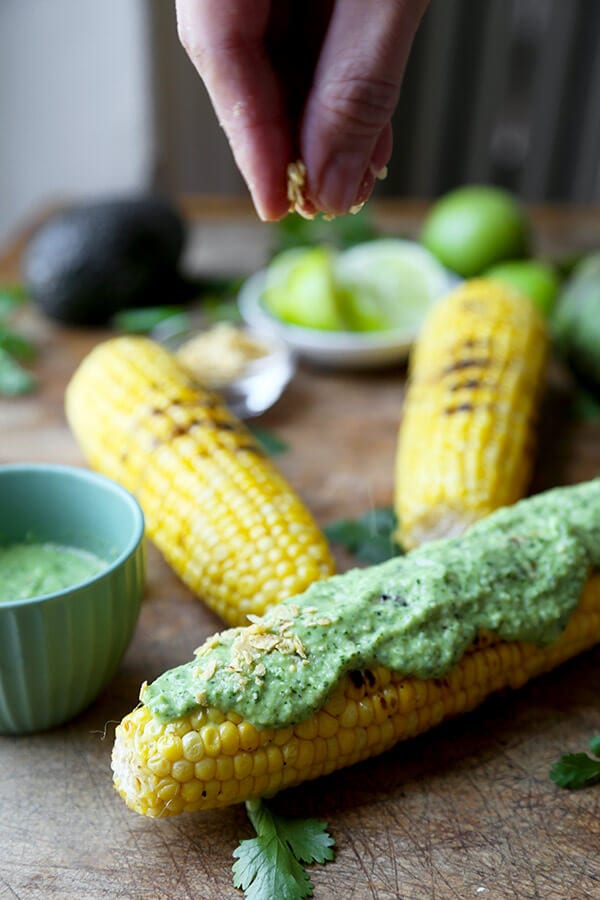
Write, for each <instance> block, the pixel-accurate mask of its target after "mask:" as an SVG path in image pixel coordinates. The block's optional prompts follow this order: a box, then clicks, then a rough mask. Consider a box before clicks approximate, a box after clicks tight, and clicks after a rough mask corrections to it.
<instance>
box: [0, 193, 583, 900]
mask: <svg viewBox="0 0 600 900" xmlns="http://www.w3.org/2000/svg"><path fill="white" fill-rule="evenodd" d="M186 208H187V211H188V213H189V215H190V217H191V219H193V220H194V221H195V222H197V223H199V224H200V226H201V227H202V228H203V229H204V232H205V233H206V234H212V233H213V231H214V229H221V237H222V239H223V240H227V234H228V233H230V234H231V235H232V238H231V243H230V244H229V245H228V249H229V251H230V252H231V253H232V254H235V246H234V244H235V235H239V234H240V233H243V234H244V235H245V237H244V241H245V240H246V237H247V234H248V233H252V232H253V231H254V230H259V229H263V228H264V227H265V226H261V225H260V224H258V223H254V220H253V218H252V217H251V214H250V212H249V210H248V208H247V207H245V206H242V207H241V206H239V205H238V204H235V203H225V202H224V201H223V202H220V201H216V200H212V201H198V200H197V201H193V200H190V201H187V203H186ZM420 214H421V209H420V207H419V206H418V205H407V204H398V203H392V204H388V205H386V206H380V207H379V208H378V217H379V220H380V222H381V223H382V225H383V226H384V227H385V228H386V229H387V230H390V231H392V232H394V233H401V234H403V235H405V234H407V233H412V232H413V231H414V229H415V227H416V225H417V224H418V221H419V217H420ZM533 215H534V221H535V223H536V230H537V233H538V234H539V235H540V238H541V246H542V249H544V250H550V251H552V252H556V251H564V252H566V251H569V250H571V249H583V248H587V247H590V246H594V245H595V246H596V247H597V246H600V216H599V215H598V214H597V213H596V212H594V211H589V212H585V213H584V212H581V211H579V212H578V211H576V210H571V211H564V210H538V211H533ZM240 229H241V230H240ZM248 230H249V231H248ZM217 243H219V244H221V241H219V242H217ZM263 244H264V241H263V235H262V234H261V235H257V246H259V245H260V246H262V245H263ZM21 247H22V241H19V240H16V241H15V243H14V244H13V245H12V246H11V248H9V251H8V252H7V253H6V254H5V256H4V258H3V259H2V260H0V281H7V280H10V279H12V278H14V277H16V275H17V272H18V268H17V267H18V259H19V254H20V250H21ZM260 263H261V260H260V259H258V258H257V260H256V264H257V265H260ZM23 327H24V328H27V329H28V330H29V331H30V332H31V334H32V335H33V336H34V337H35V338H36V340H37V341H38V343H39V346H40V348H41V355H40V360H39V363H38V364H37V367H36V369H37V373H38V375H39V379H40V389H39V391H38V392H37V393H35V394H33V395H31V396H30V397H26V398H21V399H16V400H10V401H8V400H0V463H4V462H15V461H30V460H40V461H42V460H43V461H49V462H61V463H72V464H75V465H83V464H84V462H83V459H82V457H81V455H80V453H79V450H78V448H77V446H76V445H75V442H74V440H73V439H72V437H71V436H70V434H69V431H68V429H67V426H66V422H65V419H64V414H63V408H62V399H63V392H64V388H65V384H66V382H67V380H68V378H69V376H70V375H71V373H72V372H73V370H74V368H75V367H76V365H77V363H78V362H79V361H80V359H81V358H82V357H83V356H84V355H85V353H86V352H87V351H88V350H89V349H90V348H91V347H92V346H93V345H94V344H95V343H96V342H97V341H98V340H100V339H101V338H102V337H103V336H104V335H103V334H102V333H101V332H97V331H90V332H84V331H73V330H68V329H63V328H59V327H56V326H55V325H51V324H50V323H48V322H47V321H45V320H44V319H43V318H42V317H40V316H36V315H34V314H31V315H29V316H28V317H27V318H26V320H25V321H24V323H23ZM404 381H405V372H404V371H403V369H402V367H399V368H394V369H389V370H387V371H385V372H382V373H374V374H368V375H367V374H339V373H337V374H336V373H330V372H324V371H317V370H314V369H313V370H311V369H309V368H301V369H300V371H299V372H298V374H297V376H296V378H295V379H294V381H293V383H292V385H291V386H290V388H289V389H288V391H287V392H286V394H285V395H284V397H283V398H282V400H281V401H280V402H279V403H278V404H277V406H276V407H275V408H274V409H272V410H271V411H269V412H268V413H267V414H266V415H265V416H264V417H263V418H262V419H261V421H260V424H261V425H263V426H264V427H266V428H269V429H272V430H273V431H274V432H276V433H277V435H279V436H280V437H281V438H283V439H284V440H285V442H286V443H287V445H288V450H287V451H286V452H285V453H283V454H281V455H280V456H278V457H277V462H278V464H279V465H280V467H281V469H282V470H283V472H284V473H285V475H286V476H287V478H288V479H289V481H290V482H291V483H292V484H293V485H294V487H295V488H296V489H297V490H298V491H299V492H300V494H301V495H302V496H303V498H304V499H305V501H306V503H307V504H308V506H309V507H310V508H311V509H312V510H313V511H314V513H315V515H316V517H317V519H318V520H319V521H320V522H321V523H326V522H329V521H331V520H333V519H335V518H338V517H340V516H351V515H356V514H360V513H362V512H364V511H365V510H367V509H368V508H369V507H372V506H373V505H375V506H378V505H389V504H390V503H391V500H392V490H393V480H392V477H393V458H394V451H395V443H396V433H397V428H398V424H399V421H400V417H401V413H402V402H403V393H404ZM568 403H569V398H568V393H567V389H566V387H565V382H564V379H563V378H562V376H560V375H556V373H555V376H553V379H552V385H551V389H550V391H549V397H548V402H547V403H546V407H545V410H544V417H543V424H542V441H541V447H542V452H541V455H540V460H539V463H538V466H537V470H536V474H535V481H534V489H535V490H538V489H543V488H546V487H550V486H552V485H555V484H564V483H569V482H576V481H581V480H585V479H588V478H591V477H593V476H594V475H596V474H598V472H599V470H600V422H595V423H581V422H579V423H577V422H573V421H572V420H570V419H569V406H568ZM0 502H1V498H0ZM148 562H149V565H148V589H147V593H146V597H145V600H144V604H143V609H142V613H141V617H140V621H139V626H138V629H137V631H136V634H135V637H134V639H133V641H132V644H131V646H130V648H129V650H128V652H127V655H126V657H125V659H124V661H123V664H122V666H121V669H120V671H119V673H118V674H117V676H116V677H115V679H114V681H113V682H112V684H111V685H110V686H109V688H108V689H107V690H106V691H105V693H104V694H103V696H102V697H101V698H100V699H99V700H98V701H97V702H96V703H95V704H94V705H93V706H92V707H91V708H90V709H89V710H87V712H85V713H84V714H83V715H81V716H80V717H79V718H77V719H76V720H75V721H73V722H72V723H70V724H69V725H66V726H64V727H62V728H58V729H55V730H54V731H51V732H48V733H45V734H39V735H35V736H29V737H4V738H0V842H1V843H0V898H5V897H6V898H8V897H18V898H22V900H44V898H61V900H62V898H65V900H66V898H82V900H83V898H85V900H96V898H97V900H100V898H103V900H104V898H116V897H119V898H131V900H142V898H144V900H146V898H147V900H154V898H169V900H188V898H190V900H191V898H194V900H198V898H202V900H204V898H206V900H215V898H229V897H230V898H235V897H239V896H241V894H240V892H238V891H236V890H235V889H234V888H233V886H232V882H231V863H232V858H231V854H232V851H233V850H234V848H235V847H236V846H237V844H238V842H239V841H240V839H241V838H244V837H250V836H251V828H250V826H249V823H248V821H247V819H246V815H245V811H244V809H243V807H239V806H236V807H231V808H229V809H226V810H222V811H215V812H207V813H198V814H195V815H192V816H183V817H180V818H176V819H172V820H164V821H154V820H149V819H148V820H147V819H145V818H143V817H140V816H138V815H136V814H135V813H132V812H129V811H128V810H127V809H126V807H125V806H124V804H123V803H122V801H121V800H120V799H119V798H118V797H117V795H116V794H115V793H114V791H113V789H112V786H111V776H110V751H111V746H112V741H113V736H114V728H115V723H116V722H117V721H118V720H119V719H120V718H121V717H122V716H123V715H124V714H125V713H126V712H128V711H129V710H130V709H131V708H132V707H133V706H134V705H135V703H136V701H137V696H138V691H139V686H140V684H141V682H142V681H143V680H151V679H152V678H154V677H155V676H156V675H158V674H159V673H160V672H161V671H163V670H164V669H166V668H169V667H171V666H174V665H177V664H179V663H181V662H183V661H185V660H186V659H188V658H189V657H190V655H191V653H192V651H193V649H194V648H195V647H196V646H197V645H198V644H200V643H201V642H202V640H203V639H204V638H205V637H206V636H208V635H209V634H211V633H212V632H214V631H215V630H217V629H218V628H219V627H220V622H219V620H218V619H217V618H216V616H214V615H213V614H212V613H210V612H209V611H208V610H206V609H205V608H204V607H203V605H202V604H201V603H200V602H199V601H197V600H195V599H194V598H193V597H192V596H191V595H190V593H189V591H188V590H187V589H186V588H185V587H184V586H183V585H182V584H181V583H180V582H179V581H178V579H177V578H176V576H175V575H173V574H172V572H171V571H170V570H169V569H168V567H167V566H166V564H165V563H164V562H163V560H162V559H161V558H160V557H159V555H158V553H157V552H156V551H154V550H153V548H150V552H149V558H148ZM350 562H351V561H350V560H349V558H348V557H344V556H343V555H342V554H339V555H338V565H339V568H340V570H341V569H344V568H346V567H348V565H350ZM599 698H600V649H597V650H595V651H592V652H590V653H588V654H586V655H584V656H582V657H580V658H578V659H577V660H575V661H573V662H571V663H569V664H567V665H565V666H563V667H561V668H560V669H558V670H557V671H555V672H553V673H551V674H550V675H547V676H545V677H543V678H540V679H538V680H537V681H535V682H533V683H531V684H529V685H527V686H526V687H524V688H523V689H522V690H520V691H519V692H518V693H515V694H506V695H503V696H498V697H494V698H492V699H490V700H489V701H488V702H487V703H485V704H484V705H483V706H482V707H480V708H479V709H478V710H476V711H475V712H473V713H471V714H469V715H466V716H464V717H462V718H460V719H458V720H455V721H452V722H449V723H447V724H445V725H442V726H440V727H438V728H437V729H435V730H434V731H432V732H430V733H428V734H425V735H424V736H422V737H420V738H418V739H415V740H412V741H409V742H407V743H404V744H400V745H398V746H397V747H396V748H395V749H394V750H392V751H390V752H389V753H387V754H385V755H383V756H381V757H379V758H377V759H373V760H370V761H368V762H365V763H363V764H361V765H358V766H355V767H353V768H351V769H348V770H345V771H341V772H338V773H335V774H333V775H330V776H328V777H327V778H323V779H320V780H319V781H317V782H314V783H311V784H306V785H303V786H302V787H300V788H297V789H295V790H290V791H287V792H285V793H282V794H280V795H279V796H278V797H277V798H276V800H275V801H274V803H275V806H276V807H277V809H278V810H279V811H283V812H286V813H288V814H291V815H299V816H308V815H310V816H318V817H320V818H323V819H326V820H327V821H328V823H329V827H330V831H331V833H332V834H333V836H334V837H335V840H336V843H337V855H336V860H335V862H334V863H330V864H328V865H326V866H319V867H316V868H315V869H313V870H312V878H313V882H314V885H315V897H317V898H322V900H324V898H334V897H335V898H339V897H343V898H373V900H393V898H407V900H408V898H410V900H425V898H439V900H445V898H460V900H462V898H471V897H473V898H482V900H505V898H518V900H521V898H543V900H553V898H556V900H578V898H596V897H600V787H598V788H595V789H594V788H592V789H588V790H585V791H581V792H572V793H569V792H564V791H560V790H559V789H558V788H556V787H555V786H554V784H553V783H552V782H551V781H550V780H549V778H548V770H549V768H550V766H551V764H552V763H553V761H554V760H555V759H556V758H557V756H558V755H559V754H560V753H561V752H564V751H566V750H577V749H583V748H584V746H585V744H586V742H587V740H588V739H589V737H591V735H592V734H593V733H595V732H598V731H600V700H599ZM274 900H278V898H274Z"/></svg>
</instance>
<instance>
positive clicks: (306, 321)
mask: <svg viewBox="0 0 600 900" xmlns="http://www.w3.org/2000/svg"><path fill="white" fill-rule="evenodd" d="M262 302H263V304H264V306H265V307H266V308H267V309H268V310H269V312H271V313H272V314H273V315H274V316H275V317H276V318H278V319H280V320H281V321H282V322H288V323H289V324H290V325H302V326H304V327H305V328H318V329H321V330H323V331H339V330H342V329H343V328H344V321H343V319H342V317H341V315H340V312H339V310H338V292H337V288H336V285H335V282H334V274H333V254H332V251H330V250H328V249H327V248H325V247H315V248H310V249H306V248H304V247H303V248H294V249H292V250H284V251H283V252H282V253H278V254H277V256H275V257H274V258H273V260H272V261H271V263H270V264H269V266H268V268H267V273H266V278H265V287H264V290H263V294H262Z"/></svg>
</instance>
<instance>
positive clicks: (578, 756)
mask: <svg viewBox="0 0 600 900" xmlns="http://www.w3.org/2000/svg"><path fill="white" fill-rule="evenodd" d="M588 747H589V749H590V751H591V753H593V754H594V755H593V756H589V755H588V754H587V753H565V754H564V755H563V756H561V758H560V759H559V760H558V762H556V763H554V765H553V766H552V768H551V769H550V778H551V779H552V781H554V782H555V783H556V784H557V785H558V786H559V787H562V788H567V790H570V791H572V790H577V789H578V788H583V787H591V786H592V785H593V784H600V758H594V757H600V734H596V735H594V737H593V738H592V739H591V740H590V742H589V744H588Z"/></svg>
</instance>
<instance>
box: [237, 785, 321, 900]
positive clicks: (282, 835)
mask: <svg viewBox="0 0 600 900" xmlns="http://www.w3.org/2000/svg"><path fill="white" fill-rule="evenodd" d="M246 810H247V812H248V817H249V819H250V821H251V822H252V825H253V826H254V830H255V831H256V835H257V836H256V837H255V838H250V839H248V840H244V841H241V843H240V845H239V847H238V848H237V849H236V850H234V853H233V856H234V859H235V860H236V861H235V862H234V864H233V883H234V885H235V887H236V888H241V889H242V890H243V891H244V893H245V896H246V898H247V900H273V898H275V897H277V898H285V900H303V898H304V897H310V896H312V892H313V885H312V882H311V880H310V878H309V876H308V873H307V872H306V870H305V869H304V866H303V865H302V864H303V863H324V862H327V861H328V860H331V859H333V855H334V851H333V849H332V848H333V846H334V844H335V841H334V839H333V838H332V837H331V835H330V834H329V833H328V832H327V823H326V822H322V821H320V820H319V819H287V818H284V817H283V816H278V815H276V814H275V813H273V812H271V810H270V809H268V807H267V806H265V804H264V803H263V802H262V801H260V800H249V801H248V802H247V803H246Z"/></svg>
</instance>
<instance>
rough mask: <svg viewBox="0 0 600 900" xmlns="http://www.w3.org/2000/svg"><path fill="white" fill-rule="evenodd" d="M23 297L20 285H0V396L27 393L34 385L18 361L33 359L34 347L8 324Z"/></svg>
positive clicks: (32, 379)
mask: <svg viewBox="0 0 600 900" xmlns="http://www.w3.org/2000/svg"><path fill="white" fill-rule="evenodd" d="M26 299H27V297H26V294H25V291H24V289H23V288H22V287H21V286H20V285H0V396H5V397H15V396H17V395H18V394H28V393H29V392H30V391H32V390H34V388H35V387H36V383H37V382H36V379H35V377H34V376H33V375H32V374H31V372H29V371H28V370H27V369H24V368H23V367H22V366H21V364H20V362H19V360H24V361H25V362H30V361H31V360H32V359H34V358H35V356H36V347H35V346H34V344H32V342H31V341H30V340H28V338H26V337H24V336H23V335H22V334H20V333H19V332H18V331H15V330H14V329H13V328H12V327H11V324H10V323H11V320H12V318H13V317H14V316H15V314H16V313H17V312H18V310H19V309H20V307H21V306H22V305H23V304H24V303H25V301H26Z"/></svg>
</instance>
